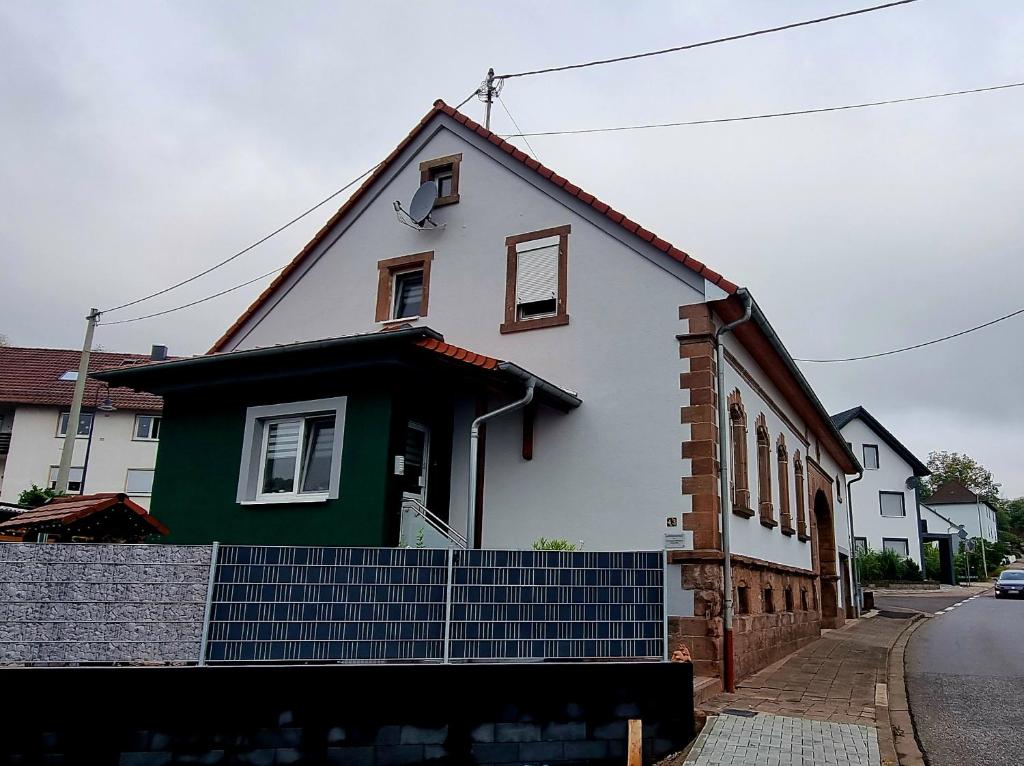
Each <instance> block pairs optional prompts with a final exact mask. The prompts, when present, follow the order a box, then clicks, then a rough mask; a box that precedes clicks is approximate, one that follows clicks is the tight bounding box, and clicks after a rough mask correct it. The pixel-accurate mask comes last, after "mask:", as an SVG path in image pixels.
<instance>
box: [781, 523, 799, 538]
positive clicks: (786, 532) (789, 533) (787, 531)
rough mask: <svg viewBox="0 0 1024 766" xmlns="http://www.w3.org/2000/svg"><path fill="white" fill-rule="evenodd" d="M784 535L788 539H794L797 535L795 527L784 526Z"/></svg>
mask: <svg viewBox="0 0 1024 766" xmlns="http://www.w3.org/2000/svg"><path fill="white" fill-rule="evenodd" d="M782 534H784V535H786V537H792V536H793V535H795V534H796V530H795V529H793V527H790V526H786V525H783V527H782Z"/></svg>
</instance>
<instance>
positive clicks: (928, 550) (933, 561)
mask: <svg viewBox="0 0 1024 766" xmlns="http://www.w3.org/2000/svg"><path fill="white" fill-rule="evenodd" d="M924 571H925V575H926V576H927V577H928V579H929V580H938V579H940V578H941V577H942V561H941V557H940V554H939V548H938V546H937V545H926V546H924Z"/></svg>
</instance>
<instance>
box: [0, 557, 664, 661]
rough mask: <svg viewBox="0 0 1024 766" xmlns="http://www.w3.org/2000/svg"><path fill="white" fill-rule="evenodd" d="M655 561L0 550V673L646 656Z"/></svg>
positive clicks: (655, 603) (657, 605) (655, 596)
mask: <svg viewBox="0 0 1024 766" xmlns="http://www.w3.org/2000/svg"><path fill="white" fill-rule="evenodd" d="M664 567H665V562H664V554H663V553H661V552H614V553H609V552H590V551H586V552H562V551H499V550H463V549H452V550H447V549H439V548H430V549H418V548H326V547H271V546H236V545H220V546H218V545H217V544H214V545H213V546H167V545H84V544H74V545H38V544H17V543H9V544H2V545H0V663H7V664H90V663H97V664H114V663H125V664H146V663H161V664H166V663H177V664H207V663H209V664H245V663H251V664H257V663H263V664H266V663H278V664H294V663H316V662H339V663H386V662H474V661H476V662H514V661H540V660H602V659H603V660H609V659H617V660H661V659H665V653H666V646H667V642H666V629H667V625H666V618H665V614H666V610H665V606H664V593H665V588H664Z"/></svg>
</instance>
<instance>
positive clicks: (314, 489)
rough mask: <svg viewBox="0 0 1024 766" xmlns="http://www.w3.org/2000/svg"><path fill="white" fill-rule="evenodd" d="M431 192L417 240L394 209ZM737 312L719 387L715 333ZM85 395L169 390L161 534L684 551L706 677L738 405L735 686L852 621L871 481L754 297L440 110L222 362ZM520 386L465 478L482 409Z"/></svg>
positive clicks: (716, 652) (684, 601) (230, 343)
mask: <svg viewBox="0 0 1024 766" xmlns="http://www.w3.org/2000/svg"><path fill="white" fill-rule="evenodd" d="M636 170H637V173H638V178H637V182H638V183H639V182H641V180H642V179H641V178H640V177H639V174H640V173H641V170H642V169H641V168H637V169H636ZM427 181H432V182H434V184H435V185H436V187H437V188H438V191H439V198H438V200H437V202H436V204H435V206H434V209H433V211H432V213H431V216H430V220H428V221H425V222H424V223H423V225H415V224H414V223H411V222H410V221H409V220H408V219H405V218H403V217H402V215H401V213H400V212H398V211H396V209H395V204H394V201H395V200H396V199H397V200H403V201H405V200H409V199H410V197H411V196H412V195H413V193H414V192H415V191H416V190H417V188H418V187H420V185H421V184H422V183H425V182H427ZM745 305H746V306H749V307H750V310H751V317H750V320H749V321H747V322H746V323H743V324H740V325H739V326H737V327H736V328H735V330H734V331H733V332H732V333H730V334H728V335H726V336H725V340H724V344H725V350H726V365H727V369H726V370H725V378H726V380H725V390H724V391H722V392H718V391H716V380H715V374H714V366H715V362H714V354H715V346H714V331H715V328H716V327H718V326H719V325H721V324H722V323H723V322H728V321H733V320H737V319H740V318H741V317H742V316H743V314H744V306H745ZM96 377H98V378H100V379H101V380H104V381H107V382H109V383H111V385H115V384H116V385H122V386H130V387H132V388H135V389H137V390H140V391H148V392H152V393H155V394H158V395H162V396H163V397H164V401H165V423H164V428H163V430H162V434H161V439H162V446H161V449H160V454H159V457H158V463H157V476H156V481H155V484H154V497H153V512H154V513H155V514H156V515H157V516H158V517H159V518H161V519H162V520H163V521H164V522H166V524H167V525H168V527H170V529H171V536H170V538H169V540H171V541H173V542H176V543H208V542H210V541H212V540H218V541H221V542H230V543H270V544H282V545H288V544H298V545H302V544H319V545H355V546H391V545H396V544H398V543H399V542H400V541H403V542H404V543H405V544H410V545H416V544H419V542H420V539H421V537H422V535H421V533H420V530H424V531H425V532H426V534H427V535H428V536H429V537H430V540H429V541H426V542H427V544H435V541H436V540H437V539H438V538H437V537H436V535H438V534H443V535H445V536H446V537H449V538H451V539H453V540H454V541H455V544H458V542H459V541H460V540H462V539H465V538H468V539H469V543H470V544H471V545H473V546H479V547H484V548H529V547H530V545H531V543H532V542H533V541H535V540H536V539H537V538H539V537H547V538H567V539H568V540H570V541H573V542H575V541H582V543H583V544H584V545H585V547H586V549H588V550H637V549H662V548H668V549H671V555H670V560H671V561H672V562H673V564H674V566H676V568H674V569H673V570H672V573H673V577H674V578H675V580H674V583H675V586H674V590H676V591H678V593H677V594H676V595H675V596H673V602H672V604H671V606H670V609H671V613H672V614H673V615H675V616H678V617H680V618H682V619H680V620H677V622H676V630H675V631H674V640H677V641H682V642H685V643H688V644H690V645H691V646H692V647H693V648H694V650H695V652H694V653H695V656H697V657H698V662H699V663H702V665H701V666H700V667H698V671H699V672H712V671H714V670H716V669H717V663H718V660H719V658H720V656H721V655H720V652H721V646H720V638H719V637H720V635H721V607H722V552H721V551H722V543H721V527H720V516H721V514H720V505H719V496H718V463H717V453H718V449H717V435H718V432H719V426H718V410H717V408H716V401H717V397H718V396H719V395H723V396H726V397H727V398H728V412H729V415H728V417H729V422H728V423H727V424H725V428H727V429H728V433H729V437H730V441H731V446H730V448H729V455H728V459H729V461H730V464H731V466H732V468H733V469H734V470H733V476H734V477H735V480H734V481H733V483H732V487H731V493H732V495H733V497H734V500H735V511H734V513H733V514H732V515H731V517H730V518H731V530H732V535H731V539H732V546H733V547H732V550H733V554H734V575H735V585H736V591H735V593H734V596H735V599H736V605H737V612H738V616H737V637H736V646H737V653H738V660H737V673H738V675H745V674H747V673H749V672H751V671H753V670H755V669H757V668H759V667H761V666H763V665H765V664H767V663H770V662H772V661H774V660H775V659H777V658H778V657H779V656H781V655H782V654H784V653H786V652H788V651H790V650H792V649H794V648H796V647H798V646H801V645H803V644H804V643H806V642H807V641H810V640H812V639H813V638H815V637H817V636H818V635H819V632H820V629H821V628H822V627H835V626H837V625H839V624H840V623H842V621H843V615H844V612H846V610H847V609H848V608H849V607H850V605H851V603H852V599H851V596H850V588H851V579H850V571H849V570H850V567H849V556H850V554H851V538H850V530H849V526H848V523H847V516H846V513H845V511H844V510H843V506H842V505H838V503H840V502H841V498H842V496H843V495H844V494H845V491H846V490H845V487H844V476H845V475H848V474H855V473H857V472H858V470H859V466H858V464H857V461H856V458H855V457H854V455H853V454H852V453H851V452H850V450H849V449H848V448H847V446H846V444H845V442H844V440H843V439H842V436H841V435H840V434H839V432H838V430H837V429H836V427H835V425H834V424H833V423H832V420H831V419H830V417H829V415H828V413H827V412H826V411H825V410H824V408H823V407H822V405H821V403H820V402H819V400H818V399H817V397H816V396H815V394H814V392H813V391H812V389H811V388H810V386H809V384H808V383H807V381H806V380H805V379H804V378H803V376H802V375H801V373H800V371H799V369H798V368H797V366H796V364H795V363H794V362H793V360H792V358H791V357H790V356H789V354H788V352H787V351H786V349H785V347H784V346H783V345H782V343H781V341H780V340H779V338H778V336H777V335H776V334H775V332H774V330H773V329H772V328H771V326H770V324H769V323H768V321H767V319H766V318H765V317H764V315H763V313H762V312H761V310H760V308H759V307H758V306H757V305H756V303H754V302H753V300H752V298H751V297H750V294H749V292H747V291H746V290H743V289H740V288H738V287H737V286H736V285H735V284H733V283H732V282H730V281H728V280H727V279H725V278H723V277H722V276H721V275H720V274H718V273H716V272H714V271H712V270H711V269H710V268H708V267H707V266H705V265H704V264H702V263H700V262H699V261H697V260H695V259H694V258H692V257H690V256H689V255H687V254H686V253H684V252H682V251H680V250H678V249H677V248H675V247H673V246H672V245H670V244H669V243H668V242H666V241H665V240H663V239H661V238H659V237H657V236H656V235H655V234H653V233H652V232H650V231H648V230H646V229H643V228H641V227H640V226H638V225H637V224H636V223H634V222H633V221H631V220H630V219H628V218H626V217H625V216H623V215H622V214H621V213H619V212H617V211H615V210H614V209H612V208H610V207H609V206H608V205H607V204H605V203H603V202H601V201H600V200H598V199H597V198H595V197H594V196H593V195H591V194H588V193H586V192H584V191H582V190H581V189H580V188H579V187H577V186H575V185H573V184H572V183H570V182H568V181H566V179H564V178H562V177H560V176H558V175H557V174H554V173H553V172H552V171H551V170H549V169H547V168H545V167H543V166H542V165H540V164H539V163H537V162H536V161H535V160H533V159H530V158H528V157H527V156H526V155H525V154H523V153H522V152H521V151H519V150H518V149H516V148H515V147H513V146H512V145H511V144H509V143H507V142H505V141H503V140H502V139H501V138H499V137H498V136H497V135H495V134H493V133H491V132H490V131H487V130H485V129H484V128H483V127H481V126H479V125H477V124H476V123H474V122H473V121H471V120H469V119H468V118H466V117H465V116H464V115H462V114H460V113H458V112H457V111H455V110H453V109H452V108H450V107H448V106H447V105H445V104H444V103H443V102H437V103H436V104H435V107H434V109H432V110H431V111H430V112H429V113H428V114H427V115H426V116H425V117H424V119H423V120H422V121H421V122H420V123H419V125H417V126H416V127H415V128H414V129H413V131H412V132H411V133H410V134H409V136H407V137H406V138H405V139H404V140H403V141H402V142H401V144H400V145H399V146H398V147H397V148H396V149H395V151H394V152H393V153H392V154H391V155H390V156H389V157H388V158H387V159H386V160H385V161H384V162H383V163H382V164H381V165H380V166H379V167H378V168H377V170H376V171H375V172H374V173H373V174H372V175H371V176H370V177H369V178H368V179H367V181H366V182H365V183H364V184H363V185H362V187H361V188H360V189H359V190H358V191H357V192H356V193H355V195H354V196H353V197H352V199H350V200H349V201H348V202H347V203H346V204H345V205H344V206H343V207H342V208H341V209H340V210H339V211H338V212H337V213H336V214H335V215H334V216H333V217H332V218H331V219H330V221H329V222H328V223H327V224H326V225H325V226H324V228H323V229H322V230H321V231H320V232H319V233H318V234H317V235H316V237H315V238H314V239H313V240H312V241H311V242H310V243H309V244H308V245H307V246H306V247H305V248H304V249H303V250H302V252H301V253H300V254H299V255H298V256H297V257H296V258H295V260H294V261H293V262H292V264H291V265H290V266H289V267H287V268H286V269H285V270H284V271H283V272H282V273H281V275H280V276H279V277H278V278H277V279H276V280H274V282H273V283H272V284H271V285H270V286H269V287H268V288H267V290H266V291H265V292H264V293H263V294H262V295H261V296H260V297H259V298H258V299H257V300H256V302H255V303H254V304H253V305H252V306H251V307H250V308H249V309H248V310H247V311H246V312H245V313H244V314H243V315H242V316H241V317H240V318H239V319H238V321H237V322H235V323H234V324H233V325H232V326H231V327H230V328H229V329H228V330H227V332H226V333H225V334H224V335H223V337H221V338H220V340H218V341H217V343H216V344H215V345H214V347H213V349H211V353H210V354H208V355H207V356H204V357H198V358H194V359H187V360H179V361H172V362H165V363H160V364H153V365H146V366H141V367H137V368H126V369H122V370H114V371H108V372H105V373H100V374H98V375H97V376H96ZM531 392H532V401H530V403H529V404H528V405H526V406H525V407H524V408H523V409H522V410H512V411H506V412H504V413H503V414H501V415H498V416H496V417H494V418H493V419H491V420H490V421H489V422H487V423H486V425H485V426H484V427H483V429H482V430H481V432H480V434H479V439H478V440H477V442H476V443H477V444H478V447H479V449H478V452H477V453H476V454H477V458H476V460H475V461H474V460H473V459H472V458H471V455H472V454H473V452H472V447H471V444H472V442H473V440H472V438H471V430H472V429H471V423H472V421H473V420H474V418H477V417H478V416H481V415H482V414H484V413H491V412H494V411H495V410H496V409H497V408H500V407H503V406H505V405H509V404H511V403H514V402H516V401H523V400H524V399H525V398H527V397H529V396H530V395H531ZM423 508H426V509H429V514H428V513H427V512H425V511H424V510H423ZM429 515H432V516H433V517H436V521H435V523H434V524H433V525H432V526H430V527H429V528H426V527H425V526H423V525H422V520H423V518H424V517H425V516H429ZM412 521H414V522H415V524H412V525H411V526H410V524H409V523H410V522H412ZM410 533H411V534H410ZM441 542H442V543H447V540H444V539H442V540H441Z"/></svg>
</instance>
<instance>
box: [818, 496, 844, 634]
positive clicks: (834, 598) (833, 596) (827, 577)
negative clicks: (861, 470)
mask: <svg viewBox="0 0 1024 766" xmlns="http://www.w3.org/2000/svg"><path fill="white" fill-rule="evenodd" d="M811 507H812V508H813V509H814V535H813V536H814V541H813V543H812V544H813V546H814V549H813V558H814V568H815V571H817V573H818V575H819V577H818V581H819V584H820V586H819V587H820V589H821V590H820V593H821V596H820V598H819V601H818V603H819V604H820V605H821V626H822V627H823V628H838V627H839V626H840V625H842V624H843V622H844V620H843V618H842V617H841V616H840V613H839V594H838V583H839V575H838V574H837V572H836V530H835V525H834V524H833V521H832V519H833V516H832V503H831V502H830V501H829V498H828V495H826V494H825V492H824V490H822V489H820V488H819V489H817V490H815V492H814V499H813V501H812V505H811Z"/></svg>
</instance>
